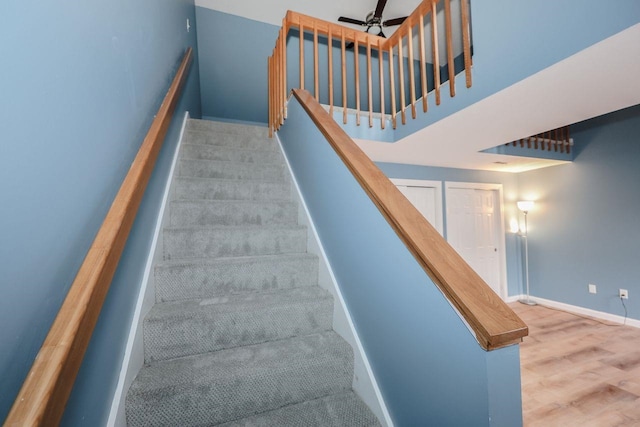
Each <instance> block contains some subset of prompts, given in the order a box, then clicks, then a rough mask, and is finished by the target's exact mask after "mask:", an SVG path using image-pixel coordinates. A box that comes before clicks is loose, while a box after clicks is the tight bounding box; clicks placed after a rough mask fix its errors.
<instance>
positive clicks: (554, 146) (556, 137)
mask: <svg viewBox="0 0 640 427" xmlns="http://www.w3.org/2000/svg"><path fill="white" fill-rule="evenodd" d="M553 139H554V141H555V144H554V145H553V151H556V152H557V151H558V144H559V143H560V141H559V140H558V129H555V130H554V131H553Z"/></svg>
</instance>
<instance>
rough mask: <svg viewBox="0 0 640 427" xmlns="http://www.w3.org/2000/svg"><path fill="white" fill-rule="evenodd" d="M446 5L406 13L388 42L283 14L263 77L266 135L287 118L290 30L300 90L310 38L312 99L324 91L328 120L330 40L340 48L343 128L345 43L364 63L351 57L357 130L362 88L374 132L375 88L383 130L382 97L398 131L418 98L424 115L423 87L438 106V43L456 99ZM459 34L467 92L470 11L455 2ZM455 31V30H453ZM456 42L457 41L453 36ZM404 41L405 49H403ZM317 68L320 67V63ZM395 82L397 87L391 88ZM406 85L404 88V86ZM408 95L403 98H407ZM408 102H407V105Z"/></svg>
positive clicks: (433, 1)
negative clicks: (307, 37)
mask: <svg viewBox="0 0 640 427" xmlns="http://www.w3.org/2000/svg"><path fill="white" fill-rule="evenodd" d="M451 1H452V0H423V1H422V2H421V3H420V5H418V7H417V8H416V9H415V10H414V11H413V12H412V13H411V15H410V16H409V17H408V18H407V19H406V20H405V22H403V24H402V25H401V26H400V27H399V28H398V29H397V30H396V31H395V32H394V33H393V35H391V36H390V37H389V38H388V39H385V38H381V37H378V36H375V35H371V34H368V33H364V32H362V31H359V30H354V29H352V28H348V27H344V26H342V25H338V24H334V23H331V22H327V21H323V20H320V19H316V18H312V17H310V16H306V15H302V14H300V13H296V12H291V11H288V12H287V15H286V16H285V18H284V19H283V21H282V27H281V28H280V33H279V35H278V39H277V41H276V45H275V47H274V49H273V52H272V55H271V56H270V57H269V60H268V66H267V67H268V74H269V119H268V121H269V130H270V134H271V135H272V134H273V131H275V130H278V129H279V128H280V126H281V125H282V124H283V123H284V120H285V118H286V115H287V112H286V103H287V98H288V96H289V90H290V89H291V84H290V82H289V80H288V77H287V42H286V40H287V36H288V34H289V32H290V30H291V29H297V30H298V34H299V37H298V38H299V48H298V50H299V55H298V56H299V58H298V60H299V64H298V67H299V73H300V77H299V82H300V84H299V89H305V76H306V66H307V63H306V59H307V57H306V56H305V48H304V45H305V43H304V36H302V35H304V34H305V33H309V34H311V36H312V39H313V49H312V51H313V52H312V55H313V60H312V61H313V62H311V61H310V63H312V64H313V94H314V97H315V99H316V100H319V99H320V90H321V83H322V86H324V87H325V88H326V90H327V91H328V101H327V102H328V103H329V113H330V114H331V115H333V112H334V107H336V105H334V104H335V100H334V83H335V82H334V70H333V67H334V63H333V61H334V54H333V45H334V41H335V42H338V43H339V44H340V55H339V57H340V58H341V62H342V64H341V65H342V67H341V83H342V84H341V87H342V97H341V104H340V107H341V108H342V109H343V122H344V123H345V124H346V123H347V108H348V103H347V93H348V92H349V88H348V87H347V86H348V85H347V81H348V79H347V65H348V64H347V60H346V57H347V55H346V51H347V50H348V48H347V46H348V43H353V51H354V52H356V53H360V52H361V48H362V50H364V53H363V54H362V56H363V58H360V56H361V55H360V54H354V55H353V57H354V59H353V62H354V63H353V64H349V65H350V66H351V65H352V66H353V69H354V72H355V76H354V78H355V83H354V85H355V88H353V90H354V91H355V102H354V104H355V114H356V123H357V124H358V125H360V118H361V114H362V113H361V111H360V110H361V105H360V102H361V97H362V93H361V92H362V88H361V86H365V90H366V91H367V99H368V111H367V112H368V124H369V127H373V123H374V111H373V96H374V87H376V88H377V90H379V93H378V97H379V98H380V99H379V101H380V111H377V112H376V113H380V115H381V120H380V126H381V127H382V128H383V129H384V127H385V92H387V89H388V93H389V95H390V97H391V99H390V100H388V101H389V103H390V106H391V111H390V112H389V113H390V115H391V123H392V126H393V128H394V129H395V128H396V126H397V116H398V115H400V120H401V122H402V124H405V123H406V120H407V119H406V116H407V108H409V109H410V110H411V117H412V118H414V119H415V118H416V116H417V110H416V108H417V107H416V105H417V104H418V101H419V99H420V98H421V99H422V102H421V103H422V109H423V111H424V112H427V109H428V101H427V95H428V90H427V88H428V87H429V86H430V85H431V86H432V87H433V92H434V93H435V103H436V105H439V104H440V102H441V95H440V92H441V76H440V58H439V42H438V40H439V38H440V37H443V38H444V39H445V43H444V46H446V51H447V65H448V80H449V93H450V95H451V96H452V97H453V96H455V68H454V47H453V39H454V37H453V30H452V28H453V25H452V22H453V21H452V20H453V19H454V18H453V16H452V13H451ZM440 2H442V3H443V7H444V12H445V13H444V15H445V29H444V31H441V30H439V29H438V20H437V17H436V12H437V7H438V4H439V3H440ZM460 11H461V12H460V17H459V19H460V31H461V34H459V38H460V39H461V40H462V45H463V47H462V52H463V57H464V69H465V78H466V85H467V87H471V66H472V62H471V40H470V39H471V37H470V31H469V28H470V27H469V10H468V4H467V0H461V1H460ZM425 22H427V23H428V25H429V27H430V28H431V31H430V34H427V36H428V37H425ZM456 27H457V26H456ZM319 35H321V36H323V37H324V38H326V47H323V49H327V50H328V56H327V62H328V64H327V65H326V66H327V67H328V73H327V81H323V82H320V72H319V70H320V69H321V67H320V64H319V62H320V55H319V49H320V47H319V41H318V36H319ZM414 35H417V39H418V43H417V46H414ZM456 38H457V37H456ZM405 40H406V44H405ZM429 41H430V42H431V50H432V58H430V59H431V60H432V61H433V80H434V81H433V82H431V83H429V82H428V81H427V78H428V74H427V57H426V44H427V43H428V42H429ZM405 48H406V52H407V57H406V58H407V60H408V62H407V64H409V66H408V69H407V73H408V80H409V81H408V82H407V81H406V80H407V76H405V70H404V68H405V54H404V52H405ZM416 48H417V50H418V53H417V61H418V63H419V68H420V72H419V74H420V75H419V76H416V72H415V69H414V66H413V65H414V57H415V56H416V52H415V50H416ZM374 51H377V54H378V58H379V59H378V82H377V84H376V85H374V82H373V62H372V52H374ZM364 58H366V59H365V61H366V64H364V65H363V66H365V67H366V80H367V81H366V85H365V84H361V82H360V71H359V70H360V66H361V64H360V61H361V59H364ZM383 63H385V64H386V65H387V67H388V69H389V71H388V75H384V71H385V68H386V67H385V65H384V64H383ZM394 65H397V67H398V73H397V75H396V72H395V70H394V68H395V67H394ZM322 67H325V65H324V64H323V65H322ZM396 80H397V84H398V86H399V88H398V87H396ZM407 86H408V87H407ZM407 92H408V93H407ZM407 97H408V98H409V99H408V100H407Z"/></svg>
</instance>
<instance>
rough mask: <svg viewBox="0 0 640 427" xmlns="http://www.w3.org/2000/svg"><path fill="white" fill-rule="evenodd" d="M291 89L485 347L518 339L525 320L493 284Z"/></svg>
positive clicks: (309, 100) (307, 98)
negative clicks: (467, 261)
mask: <svg viewBox="0 0 640 427" xmlns="http://www.w3.org/2000/svg"><path fill="white" fill-rule="evenodd" d="M293 95H294V96H295V97H296V99H297V100H298V101H299V102H300V104H301V105H302V107H303V108H304V109H305V110H306V111H307V113H308V114H309V116H310V117H311V119H312V120H313V122H314V123H315V124H316V126H317V127H318V129H319V130H320V131H321V132H322V134H323V135H324V136H325V137H326V139H327V141H328V142H329V144H331V146H332V147H333V149H334V150H335V151H336V153H337V154H338V156H339V157H340V158H341V159H342V161H343V162H344V163H345V165H346V166H347V168H348V169H349V170H350V171H351V173H352V174H353V176H354V177H355V178H356V180H357V181H358V182H359V183H360V185H361V186H362V188H363V189H364V191H365V192H366V193H367V194H368V195H369V197H370V198H371V200H372V201H373V202H374V203H375V205H376V206H377V207H378V209H379V210H380V212H381V213H382V215H383V216H384V217H385V218H386V219H387V221H388V222H389V224H390V225H391V227H392V228H393V229H394V230H395V232H396V233H397V234H398V236H399V237H400V239H401V240H402V241H403V242H404V244H405V245H406V246H407V248H408V249H409V250H410V251H411V253H412V254H413V256H414V257H415V258H416V260H417V261H418V262H419V263H420V265H421V266H422V268H424V270H425V271H426V272H427V274H428V275H429V277H431V279H432V280H433V282H434V283H435V284H436V285H437V286H438V287H439V288H440V290H441V291H442V292H443V293H444V295H445V296H446V298H447V299H448V300H449V301H450V302H451V303H452V304H453V305H454V306H455V307H456V309H457V310H458V311H459V312H460V314H461V315H462V316H463V318H464V319H465V321H466V322H467V323H468V325H469V326H470V327H471V329H472V330H473V332H474V333H475V336H476V339H477V340H478V342H479V343H480V345H481V346H482V347H483V348H484V349H486V350H494V349H497V348H500V347H504V346H507V345H511V344H516V343H518V342H520V341H521V340H522V338H523V337H525V336H526V335H528V333H529V332H528V328H527V325H526V324H525V323H524V322H523V321H522V320H521V319H520V318H519V317H518V316H517V315H516V314H515V313H514V312H513V310H511V308H510V307H509V306H508V305H507V304H506V303H505V302H504V301H502V300H501V299H500V298H499V297H498V296H497V295H496V294H495V292H493V290H491V288H490V287H489V285H487V284H486V283H485V282H484V281H483V280H482V278H480V276H479V275H478V274H477V273H476V272H475V271H474V270H473V269H472V268H471V267H470V266H469V265H468V264H467V263H466V262H465V261H464V260H463V259H462V257H461V256H460V255H458V253H457V252H456V251H455V250H454V249H453V248H452V247H451V246H450V245H449V244H448V243H447V242H446V241H445V240H444V238H443V237H442V236H441V235H440V234H439V233H438V232H437V231H436V229H435V228H433V226H431V224H429V222H428V221H427V220H426V219H425V218H424V216H422V214H421V213H420V212H418V210H417V209H416V208H415V207H414V206H413V205H412V204H411V202H409V201H408V200H407V199H406V198H405V197H404V196H403V195H402V193H400V191H399V190H398V189H397V188H396V186H395V185H393V183H391V181H390V180H389V179H388V178H387V177H386V176H385V175H384V174H383V173H382V171H381V170H380V169H379V168H378V167H377V166H376V165H375V164H374V163H373V162H372V161H371V159H369V157H368V156H367V155H366V154H365V153H364V152H363V151H362V150H361V149H360V148H359V147H358V146H357V145H356V144H355V142H354V141H353V140H352V139H351V138H350V137H349V136H348V135H347V134H346V133H345V132H344V130H342V128H340V126H339V125H338V124H337V123H336V122H335V121H334V120H333V119H332V118H331V116H329V115H328V114H327V113H326V111H325V110H324V109H323V108H322V106H321V105H320V104H319V103H318V102H317V101H316V100H315V99H314V98H313V96H311V94H310V93H309V92H307V91H304V90H298V89H294V90H293Z"/></svg>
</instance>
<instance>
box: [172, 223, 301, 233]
mask: <svg viewBox="0 0 640 427" xmlns="http://www.w3.org/2000/svg"><path fill="white" fill-rule="evenodd" d="M306 228H307V227H306V226H304V225H297V224H291V225H280V224H275V225H253V224H251V225H185V226H175V227H173V226H172V227H165V228H164V230H165V231H196V230H197V231H225V232H234V231H278V230H305V229H306Z"/></svg>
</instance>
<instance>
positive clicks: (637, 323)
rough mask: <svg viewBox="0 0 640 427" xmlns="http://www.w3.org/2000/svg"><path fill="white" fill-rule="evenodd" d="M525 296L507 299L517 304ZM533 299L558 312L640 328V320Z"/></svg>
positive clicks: (537, 298) (532, 297)
mask: <svg viewBox="0 0 640 427" xmlns="http://www.w3.org/2000/svg"><path fill="white" fill-rule="evenodd" d="M524 297H525V295H517V296H511V297H509V298H507V300H506V301H507V302H516V301H518V300H519V299H522V298H524ZM531 299H532V300H533V301H535V302H537V303H538V304H539V305H541V306H543V307H548V308H554V309H556V310H562V311H566V312H568V313H573V314H578V315H580V316H588V317H593V318H595V319H599V320H605V321H607V322H614V323H620V324H625V325H626V326H633V327H634V328H640V320H637V319H631V318H628V317H627V320H626V322H625V319H624V316H618V315H617V314H611V313H606V312H604V311H597V310H592V309H590V308H584V307H580V306H577V305H571V304H565V303H563V302H558V301H553V300H549V299H545V298H539V297H535V296H531Z"/></svg>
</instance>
